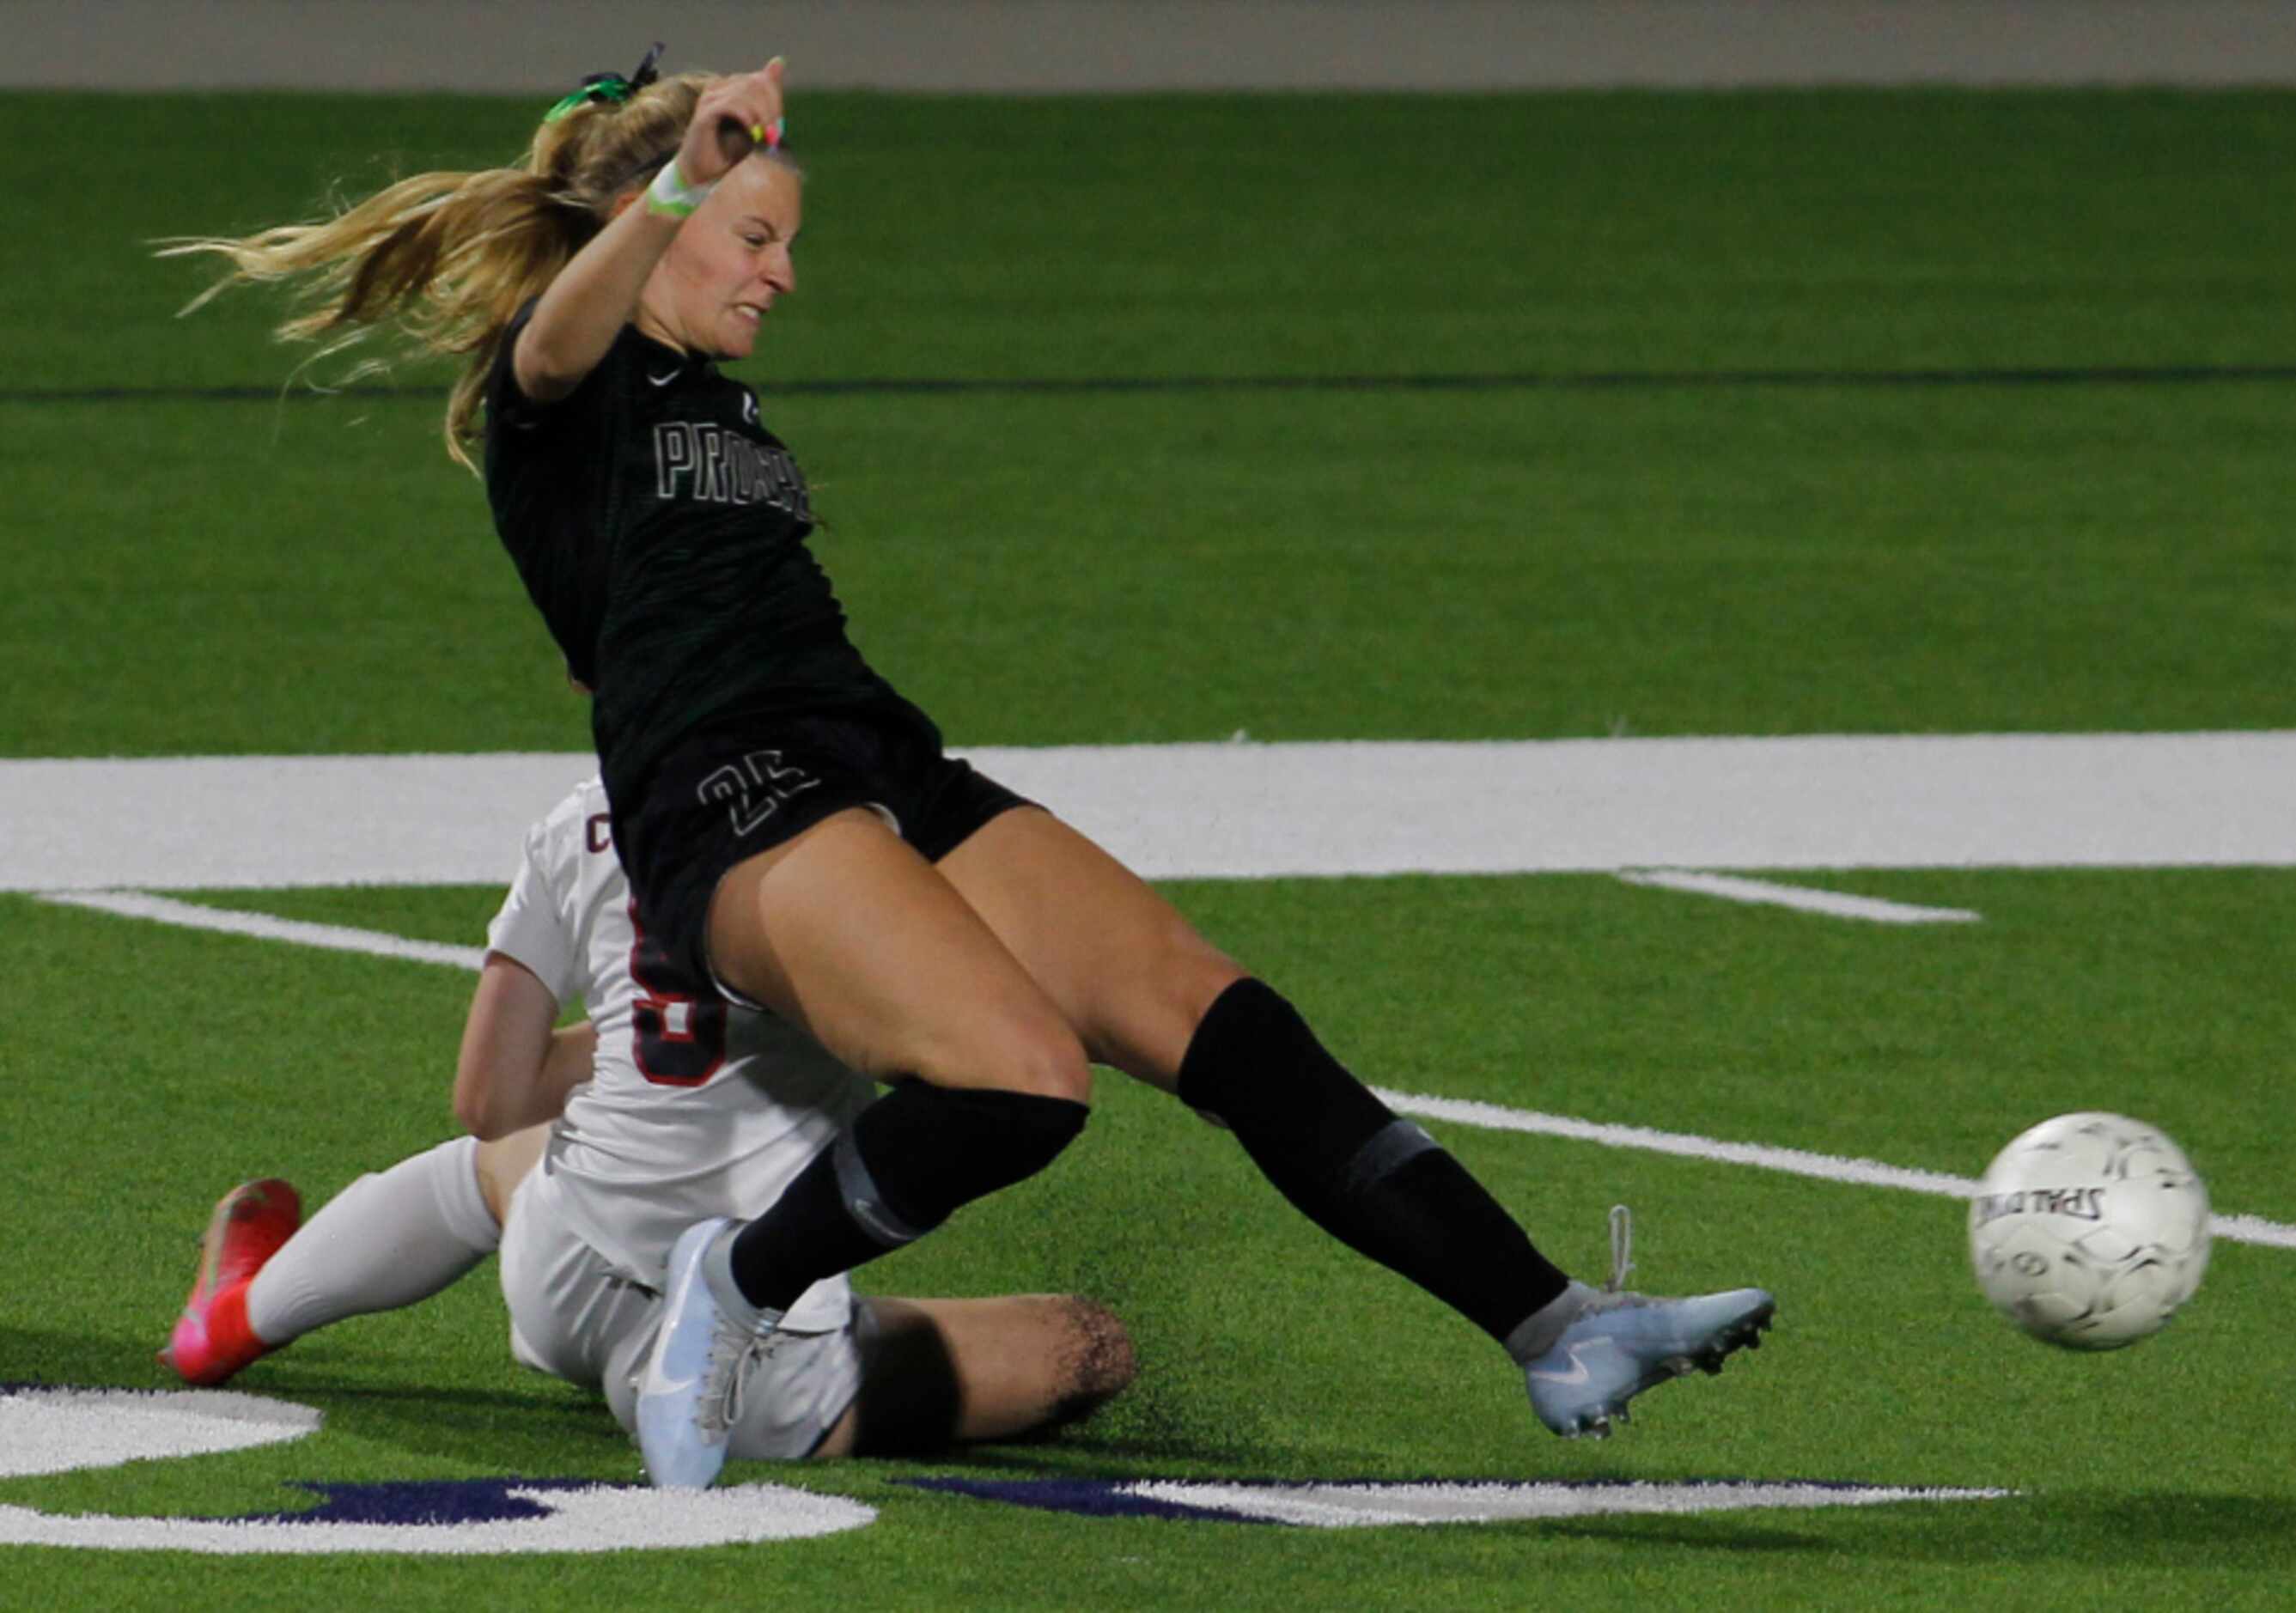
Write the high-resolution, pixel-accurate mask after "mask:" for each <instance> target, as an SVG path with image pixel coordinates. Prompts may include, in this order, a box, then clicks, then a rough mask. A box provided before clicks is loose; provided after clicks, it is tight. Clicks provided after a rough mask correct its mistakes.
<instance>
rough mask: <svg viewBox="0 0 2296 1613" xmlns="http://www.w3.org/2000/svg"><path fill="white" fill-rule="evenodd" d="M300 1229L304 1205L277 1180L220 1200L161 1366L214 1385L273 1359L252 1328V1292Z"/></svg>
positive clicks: (242, 1186) (196, 1381) (268, 1179)
mask: <svg viewBox="0 0 2296 1613" xmlns="http://www.w3.org/2000/svg"><path fill="white" fill-rule="evenodd" d="M301 1224H303V1201H302V1200H301V1199H300V1198H299V1197H298V1196H297V1195H296V1192H295V1190H294V1189H293V1188H292V1187H291V1186H290V1185H289V1184H288V1183H284V1182H282V1181H281V1180H279V1178H278V1177H276V1176H269V1177H266V1178H265V1179H264V1180H262V1181H260V1182H242V1183H240V1184H239V1185H238V1186H237V1187H234V1188H233V1189H232V1190H231V1191H229V1192H227V1193H225V1195H224V1196H223V1197H222V1198H221V1199H220V1200H217V1202H216V1207H215V1214H214V1215H213V1216H209V1218H208V1230H207V1235H206V1236H205V1237H204V1238H202V1239H201V1240H200V1274H199V1276H198V1278H197V1279H196V1280H195V1281H193V1283H192V1291H191V1294H190V1296H189V1297H188V1298H185V1299H184V1314H183V1315H181V1316H180V1317H178V1318H177V1319H176V1331H174V1332H173V1333H172V1334H170V1335H169V1336H168V1345H167V1347H166V1348H165V1349H163V1350H161V1351H160V1362H161V1363H163V1364H165V1365H167V1366H169V1367H172V1368H174V1369H175V1371H176V1376H178V1377H179V1378H181V1379H182V1380H184V1382H185V1383H193V1384H201V1385H213V1384H218V1383H223V1382H225V1381H227V1380H229V1379H230V1378H231V1376H232V1374H234V1372H236V1371H239V1370H240V1369H241V1368H242V1367H243V1366H246V1365H247V1364H248V1363H250V1362H251V1361H254V1360H256V1359H257V1358H258V1356H261V1355H267V1354H269V1353H270V1350H271V1347H270V1346H269V1345H267V1344H266V1343H264V1342H263V1340H262V1339H258V1338H257V1337H256V1336H255V1331H254V1330H253V1329H252V1328H250V1327H249V1326H248V1325H247V1285H248V1284H249V1283H250V1281H253V1280H254V1277H255V1273H258V1272H259V1271H261V1270H262V1269H263V1263H264V1262H265V1261H266V1260H268V1259H270V1258H271V1257H272V1256H274V1255H275V1254H277V1253H278V1252H279V1246H280V1245H281V1244H283V1243H284V1242H286V1241H287V1240H288V1239H290V1238H291V1237H293V1236H294V1235H295V1229H296V1228H297V1227H299V1226H300V1225H301Z"/></svg>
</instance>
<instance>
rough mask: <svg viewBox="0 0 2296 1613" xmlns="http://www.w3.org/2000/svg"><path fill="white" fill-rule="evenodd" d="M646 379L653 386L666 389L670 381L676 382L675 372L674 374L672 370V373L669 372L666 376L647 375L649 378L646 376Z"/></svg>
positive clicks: (674, 371)
mask: <svg viewBox="0 0 2296 1613" xmlns="http://www.w3.org/2000/svg"><path fill="white" fill-rule="evenodd" d="M646 379H647V380H648V381H652V382H653V384H654V385H656V386H658V387H666V386H668V384H669V383H670V382H671V381H676V379H677V372H676V370H672V371H671V372H670V373H668V374H667V375H649V376H647V377H646Z"/></svg>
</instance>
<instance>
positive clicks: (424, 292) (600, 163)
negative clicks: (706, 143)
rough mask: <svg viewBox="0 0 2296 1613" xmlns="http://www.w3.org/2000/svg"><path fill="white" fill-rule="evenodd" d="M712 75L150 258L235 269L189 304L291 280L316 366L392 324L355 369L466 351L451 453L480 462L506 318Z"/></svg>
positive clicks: (648, 90)
mask: <svg viewBox="0 0 2296 1613" xmlns="http://www.w3.org/2000/svg"><path fill="white" fill-rule="evenodd" d="M709 82H710V80H709V78H708V77H707V76H706V75H703V74H699V73H688V74H684V75H681V76H679V77H677V78H664V79H660V80H659V81H657V82H655V83H653V84H651V85H649V86H647V87H645V88H644V89H642V90H639V91H638V92H637V93H636V94H633V95H631V96H630V98H629V99H628V100H627V101H624V102H586V103H582V104H578V105H576V106H574V107H572V108H571V109H570V110H565V111H560V112H557V113H555V114H554V115H553V118H552V119H550V120H549V121H547V122H545V123H544V124H543V125H542V127H541V128H540V129H539V130H537V133H536V135H535V136H534V141H533V143H532V144H531V145H530V146H529V148H528V151H527V155H526V160H525V162H524V164H523V165H522V166H521V167H519V168H487V169H482V170H480V171H479V172H477V173H432V174H418V175H416V176H414V178H412V179H403V180H400V181H399V182H398V184H393V185H390V186H389V187H388V188H387V189H384V190H382V191H380V192H376V193H375V194H374V195H373V196H370V197H368V198H367V199H366V200H365V201H361V202H359V203H357V204H356V205H355V206H352V207H350V208H348V209H345V210H344V211H342V212H340V213H338V214H337V215H335V217H332V218H330V219H327V220H326V221H325V222H324V223H320V224H290V225H277V226H275V227H274V228H271V229H267V230H261V231H258V232H257V233H255V234H252V235H248V236H244V237H242V238H239V239H236V240H227V239H219V238H202V239H197V240H185V241H174V242H168V243H167V244H166V245H165V247H164V248H163V249H162V250H161V251H160V256H161V257H163V258H176V257H182V256H184V255H186V254H193V253H214V254H216V255H217V256H219V257H222V258H225V259H227V260H228V261H229V262H230V264H231V273H230V274H226V275H225V277H224V278H223V279H222V280H220V281H218V282H216V283H215V284H214V285H212V286H210V287H209V288H208V290H207V291H203V292H201V294H200V295H199V296H198V297H196V298H194V299H193V300H192V302H191V303H190V304H189V305H188V306H187V307H185V308H184V312H185V313H186V314H188V313H190V312H192V310H193V309H194V308H198V307H201V306H202V305H203V304H205V303H206V302H207V301H208V300H209V299H211V298H213V297H215V296H216V295H217V294H218V293H219V292H221V291H224V290H225V289H226V288H227V287H230V286H234V285H240V284H244V283H257V282H260V283H270V282H288V283H291V284H293V285H295V286H296V288H297V304H298V307H299V312H297V313H295V314H294V315H291V317H289V318H287V319H285V320H283V321H282V322H281V323H280V324H279V325H278V327H277V331H276V334H277V335H278V337H279V339H280V340H283V341H316V342H318V343H320V344H321V346H320V348H319V350H318V352H317V353H316V354H315V355H314V361H315V362H316V360H317V359H322V358H325V357H328V356H332V355H334V354H337V353H340V352H342V351H344V350H345V349H347V348H351V347H353V346H354V345H356V344H357V343H359V342H361V341H363V340H365V339H366V338H367V337H368V336H370V335H371V334H373V332H376V331H377V330H379V329H387V330H388V331H389V332H393V333H395V334H396V335H397V336H398V338H399V345H400V348H401V351H400V352H399V353H398V354H396V355H391V356H382V357H378V358H375V359H373V360H370V361H368V362H367V363H365V364H361V365H359V366H358V369H357V373H359V374H372V373H377V372H380V371H382V370H386V369H388V368H389V366H390V364H392V363H393V362H394V361H395V359H397V358H403V357H407V356H415V355H420V354H438V355H447V356H453V357H455V358H458V359H461V360H462V361H463V369H462V373H461V375H460V377H459V378H458V379H457V380H456V381H455V387H454V390H453V392H452V393H451V395H450V396H449V397H448V399H447V419H446V438H447V453H448V454H452V455H453V456H454V457H455V460H457V461H458V462H460V463H462V464H463V465H466V466H471V467H472V468H473V469H475V462H474V461H473V459H472V457H471V446H472V445H473V444H475V443H476V442H477V441H478V440H479V438H480V430H481V428H480V421H479V409H480V403H481V401H482V400H483V398H484V397H485V394H486V382H487V375H488V371H489V370H490V369H492V367H493V365H494V361H495V356H496V351H497V350H498V349H499V348H501V346H502V340H503V334H504V332H505V331H506V330H507V329H508V328H509V325H510V322H511V320H512V317H513V316H514V315H516V314H517V312H518V310H519V308H520V307H521V305H522V304H524V303H525V302H526V301H527V300H528V299H530V298H534V297H538V296H540V295H541V294H542V291H543V290H544V288H545V287H546V286H548V285H549V284H550V282H552V281H553V279H555V278H556V277H557V275H558V272H559V271H560V270H561V269H562V268H564V267H565V266H566V264H567V262H568V260H569V259H570V258H572V257H573V256H574V254H575V253H577V252H578V251H580V250H582V248H583V246H584V245H585V244H586V242H588V241H589V240H590V238H591V237H592V236H594V235H595V234H596V233H598V232H599V231H600V230H601V229H603V228H604V227H605V225H606V222H607V220H608V219H609V218H611V217H612V216H613V208H614V203H615V201H616V199H617V198H618V197H619V196H621V195H622V194H623V193H624V192H627V191H629V190H631V189H633V188H634V187H638V186H643V185H644V184H646V182H647V181H649V180H651V179H652V177H653V176H654V174H655V173H656V172H657V171H659V170H660V168H661V165H662V164H663V163H665V162H667V161H668V160H669V159H670V158H671V157H673V156H675V155H676V152H677V148H678V144H679V143H680V142H681V141H682V140H683V139H684V138H685V126H686V124H687V123H688V122H690V121H691V120H692V119H693V109H694V106H695V104H696V103H697V102H699V101H700V100H701V91H702V89H703V88H704V87H705V86H707V85H708V84H709Z"/></svg>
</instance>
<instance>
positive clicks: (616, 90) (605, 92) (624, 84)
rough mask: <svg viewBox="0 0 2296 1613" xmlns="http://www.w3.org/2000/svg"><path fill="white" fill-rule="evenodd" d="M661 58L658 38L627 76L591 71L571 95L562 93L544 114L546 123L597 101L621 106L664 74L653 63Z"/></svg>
mask: <svg viewBox="0 0 2296 1613" xmlns="http://www.w3.org/2000/svg"><path fill="white" fill-rule="evenodd" d="M660 60H661V42H660V40H656V41H655V42H654V47H653V49H652V50H650V51H648V52H647V53H645V60H644V61H641V62H639V63H638V70H637V71H636V72H635V73H632V74H631V75H630V76H629V77H628V78H623V77H622V75H621V74H619V73H592V74H590V75H589V76H588V77H587V78H584V79H583V80H582V83H581V86H580V87H578V88H577V89H576V90H575V91H574V92H573V93H572V94H568V95H562V96H561V97H560V98H559V100H558V103H557V104H556V105H555V106H553V107H552V108H551V109H550V110H549V111H546V112H545V113H543V115H542V120H543V122H545V123H555V122H557V121H558V120H559V119H561V118H563V117H565V116H567V115H568V114H569V113H571V112H576V111H580V110H581V109H582V108H584V107H586V106H590V105H593V104H595V103H601V102H603V103H604V104H606V105H609V106H619V105H621V104H622V102H625V101H627V100H628V99H629V98H630V97H631V96H633V95H635V94H637V93H638V92H639V91H640V90H642V89H644V88H645V86H647V85H649V84H652V82H653V81H654V80H655V79H657V78H660V77H661V75H660V73H659V72H657V71H656V70H655V69H654V63H656V62H657V61H660Z"/></svg>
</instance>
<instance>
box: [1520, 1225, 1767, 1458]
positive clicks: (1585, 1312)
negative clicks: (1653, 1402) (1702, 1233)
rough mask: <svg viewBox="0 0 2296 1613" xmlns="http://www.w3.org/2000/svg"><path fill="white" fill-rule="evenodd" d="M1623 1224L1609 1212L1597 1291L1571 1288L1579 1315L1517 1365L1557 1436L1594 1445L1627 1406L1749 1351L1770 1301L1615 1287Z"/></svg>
mask: <svg viewBox="0 0 2296 1613" xmlns="http://www.w3.org/2000/svg"><path fill="white" fill-rule="evenodd" d="M1632 1241H1633V1231H1632V1223H1631V1220H1630V1218H1629V1217H1628V1214H1627V1208H1626V1206H1624V1205H1620V1206H1618V1207H1617V1208H1614V1209H1612V1210H1611V1281H1610V1283H1609V1285H1608V1286H1606V1287H1604V1288H1601V1289H1592V1288H1588V1287H1587V1285H1586V1284H1584V1283H1573V1284H1571V1292H1572V1293H1573V1294H1575V1295H1577V1296H1579V1311H1578V1314H1576V1315H1574V1316H1572V1317H1571V1318H1570V1321H1569V1322H1567V1323H1566V1324H1565V1325H1564V1327H1563V1329H1562V1333H1561V1335H1560V1336H1559V1337H1557V1338H1556V1339H1555V1340H1554V1343H1553V1344H1552V1345H1551V1346H1549V1347H1547V1349H1546V1351H1545V1352H1544V1353H1543V1354H1541V1355H1538V1356H1536V1357H1534V1358H1533V1359H1531V1360H1529V1361H1528V1362H1525V1363H1523V1380H1524V1381H1525V1382H1526V1383H1527V1384H1528V1385H1529V1388H1530V1408H1531V1410H1532V1411H1534V1412H1538V1420H1539V1421H1541V1422H1543V1423H1545V1424H1546V1426H1547V1427H1548V1428H1550V1429H1554V1432H1556V1433H1558V1434H1560V1435H1562V1437H1564V1438H1566V1439H1570V1438H1576V1437H1579V1435H1582V1434H1591V1435H1593V1436H1594V1437H1595V1438H1597V1439H1600V1438H1602V1437H1604V1436H1606V1435H1608V1434H1609V1433H1610V1431H1611V1423H1612V1421H1618V1422H1625V1421H1628V1415H1627V1402H1628V1401H1629V1400H1632V1399H1633V1398H1634V1397H1635V1396H1637V1395H1639V1394H1641V1393H1642V1392H1643V1391H1644V1389H1647V1388H1652V1387H1653V1386H1655V1385H1657V1384H1661V1383H1664V1382H1665V1381H1666V1380H1669V1378H1677V1377H1680V1376H1681V1375H1682V1374H1683V1373H1685V1372H1687V1371H1690V1370H1691V1369H1692V1368H1693V1367H1699V1368H1702V1369H1703V1370H1705V1371H1709V1372H1718V1371H1721V1370H1722V1362H1723V1358H1724V1357H1725V1356H1726V1355H1729V1354H1731V1352H1733V1351H1734V1350H1737V1349H1740V1348H1744V1349H1758V1348H1759V1347H1760V1346H1761V1336H1762V1331H1763V1330H1764V1329H1766V1328H1767V1327H1768V1326H1769V1325H1770V1321H1771V1318H1772V1317H1773V1316H1774V1315H1775V1314H1776V1312H1777V1308H1778V1306H1777V1301H1776V1300H1775V1299H1773V1298H1771V1297H1770V1296H1769V1295H1768V1294H1767V1293H1766V1292H1765V1291H1764V1290H1760V1289H1758V1288H1742V1289H1732V1290H1730V1291H1728V1292H1727V1293H1722V1294H1701V1295H1698V1296H1697V1297H1695V1298H1687V1299H1669V1298H1661V1297H1659V1296H1656V1295H1650V1294H1636V1293H1631V1292H1628V1291H1627V1290H1625V1289H1624V1287H1623V1286H1622V1285H1623V1284H1624V1282H1625V1281H1626V1275H1627V1273H1628V1271H1630V1270H1632V1269H1633V1263H1632V1262H1631V1261H1629V1260H1628V1257H1627V1256H1628V1249H1630V1248H1631V1246H1632Z"/></svg>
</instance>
